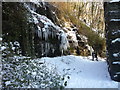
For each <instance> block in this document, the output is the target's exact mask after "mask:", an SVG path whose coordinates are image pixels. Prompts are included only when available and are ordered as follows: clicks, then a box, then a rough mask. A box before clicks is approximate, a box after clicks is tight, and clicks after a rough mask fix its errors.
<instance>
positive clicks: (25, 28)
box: [3, 2, 69, 57]
mask: <svg viewBox="0 0 120 90" xmlns="http://www.w3.org/2000/svg"><path fill="white" fill-rule="evenodd" d="M6 6H7V7H6ZM50 8H51V6H48V3H42V2H41V3H34V2H33V3H3V41H4V42H6V43H9V44H10V45H5V43H3V46H8V47H9V46H10V47H12V46H13V47H14V48H15V50H16V48H17V47H19V50H20V51H21V52H19V53H17V52H15V50H10V51H12V52H13V53H16V54H22V55H28V56H31V55H33V56H37V57H42V56H50V57H51V56H59V55H62V54H63V53H64V51H66V50H67V48H68V47H69V43H68V40H67V36H66V33H65V32H64V31H63V29H62V28H61V27H59V26H58V25H55V24H54V23H53V22H55V17H54V16H53V15H52V14H53V13H52V12H51V10H49V9H50ZM7 10H11V11H7ZM16 10H17V11H16ZM19 10H21V11H19ZM16 14H17V15H18V16H16ZM17 19H18V20H17ZM19 20H21V21H19ZM18 22H19V23H18ZM11 23H14V24H15V26H16V28H15V27H14V25H13V24H11ZM6 24H8V25H9V26H10V27H9V26H8V27H6ZM14 35H15V36H16V37H15V36H14ZM16 41H17V42H18V43H19V46H15V45H14V42H16Z"/></svg>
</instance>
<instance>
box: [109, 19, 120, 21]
mask: <svg viewBox="0 0 120 90" xmlns="http://www.w3.org/2000/svg"><path fill="white" fill-rule="evenodd" d="M110 21H120V19H111V20H110Z"/></svg>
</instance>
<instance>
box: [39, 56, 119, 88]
mask: <svg viewBox="0 0 120 90" xmlns="http://www.w3.org/2000/svg"><path fill="white" fill-rule="evenodd" d="M41 60H44V61H45V63H46V64H47V67H48V68H49V69H50V68H51V67H53V66H55V67H56V69H57V71H58V72H59V74H60V75H64V74H66V75H68V76H69V77H70V79H66V80H67V82H68V83H67V86H66V88H118V82H115V81H112V80H111V79H110V76H109V73H108V70H107V69H108V66H107V62H106V61H90V60H89V59H85V58H84V57H82V56H73V55H70V56H62V57H55V58H48V57H44V58H42V59H41ZM51 70H52V68H51Z"/></svg>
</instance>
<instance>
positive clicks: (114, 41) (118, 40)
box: [112, 38, 120, 43]
mask: <svg viewBox="0 0 120 90" xmlns="http://www.w3.org/2000/svg"><path fill="white" fill-rule="evenodd" d="M116 42H120V38H116V39H115V40H113V41H112V43H116Z"/></svg>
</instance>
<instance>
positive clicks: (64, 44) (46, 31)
mask: <svg viewBox="0 0 120 90" xmlns="http://www.w3.org/2000/svg"><path fill="white" fill-rule="evenodd" d="M24 6H25V7H26V8H27V9H28V11H29V12H30V13H31V14H32V18H33V22H34V23H35V24H36V25H37V28H38V31H37V34H38V37H39V38H41V39H45V41H46V40H48V39H49V38H48V37H49V36H52V38H56V35H58V38H59V40H60V42H61V43H60V48H61V51H63V50H67V48H68V47H69V43H68V40H67V35H66V33H65V32H64V31H63V29H62V28H61V27H59V26H57V25H55V24H54V23H53V22H52V21H51V20H50V19H48V18H47V17H46V16H44V15H40V14H38V13H36V12H35V11H34V9H31V8H30V7H29V5H27V4H26V3H25V4H24ZM33 8H34V7H33ZM40 22H41V23H43V24H44V27H43V28H41V27H40V26H39V23H40ZM50 27H52V29H51V30H50ZM42 34H43V35H42ZM42 36H43V37H42ZM45 46H46V45H45ZM48 47H49V46H48ZM48 49H49V48H46V50H45V52H48Z"/></svg>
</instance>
